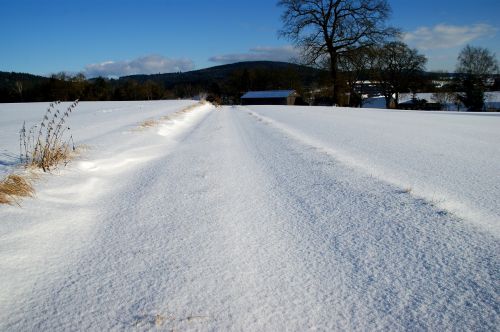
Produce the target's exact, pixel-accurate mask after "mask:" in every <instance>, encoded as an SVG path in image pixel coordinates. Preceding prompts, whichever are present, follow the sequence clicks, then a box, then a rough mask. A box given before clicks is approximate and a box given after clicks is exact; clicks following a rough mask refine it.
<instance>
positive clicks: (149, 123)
mask: <svg viewBox="0 0 500 332" xmlns="http://www.w3.org/2000/svg"><path fill="white" fill-rule="evenodd" d="M157 124H158V121H157V120H146V121H144V122H143V123H141V124H140V125H139V127H140V128H151V127H155V126H156V125H157Z"/></svg>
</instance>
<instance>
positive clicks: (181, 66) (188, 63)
mask: <svg viewBox="0 0 500 332" xmlns="http://www.w3.org/2000/svg"><path fill="white" fill-rule="evenodd" d="M193 68H194V63H193V61H192V60H190V59H170V58H166V57H163V56H161V55H148V56H143V57H139V58H137V59H134V60H126V61H106V62H102V63H94V64H90V65H87V66H85V70H84V72H85V74H86V76H87V77H97V76H104V77H110V76H117V77H119V76H126V75H135V74H157V73H171V72H178V71H188V70H192V69H193Z"/></svg>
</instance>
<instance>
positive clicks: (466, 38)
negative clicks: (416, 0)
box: [403, 24, 497, 50]
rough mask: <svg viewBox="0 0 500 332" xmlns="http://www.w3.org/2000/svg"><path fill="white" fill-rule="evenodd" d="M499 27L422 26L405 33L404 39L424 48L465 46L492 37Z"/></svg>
mask: <svg viewBox="0 0 500 332" xmlns="http://www.w3.org/2000/svg"><path fill="white" fill-rule="evenodd" d="M496 33H497V28H495V27H494V26H491V25H489V24H474V25H462V26H458V25H447V24H438V25H436V26H433V27H421V28H418V29H417V30H415V31H413V32H408V33H406V34H405V35H404V37H403V40H404V41H405V42H406V43H408V44H411V45H413V46H416V47H417V48H419V49H422V50H430V49H440V48H441V49H442V48H453V47H459V46H463V45H465V44H467V43H469V42H471V41H473V40H476V39H479V38H483V37H491V36H494V35H495V34H496Z"/></svg>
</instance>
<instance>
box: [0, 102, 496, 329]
mask: <svg viewBox="0 0 500 332" xmlns="http://www.w3.org/2000/svg"><path fill="white" fill-rule="evenodd" d="M195 103H196V102H194V101H176V102H125V103H114V102H110V103H82V104H81V105H79V106H78V108H77V111H76V112H75V113H74V114H73V115H72V118H71V119H70V121H71V126H72V133H73V136H74V137H75V139H76V142H77V143H78V144H85V145H87V146H88V150H87V151H85V152H84V153H83V154H82V155H81V156H80V157H79V158H78V159H77V160H75V161H73V162H71V163H70V164H69V165H68V166H67V167H66V168H63V169H60V170H58V171H56V172H54V173H53V174H50V175H44V176H42V177H41V179H40V180H39V181H38V182H37V183H36V190H37V196H36V198H35V199H26V200H24V201H22V208H19V207H16V206H0V219H1V222H0V271H1V273H0V289H1V292H0V330H2V331H4V330H5V331H25V330H33V331H39V330H99V331H103V330H110V329H111V330H122V329H123V330H150V329H159V330H163V329H165V330H249V331H260V330H266V331H274V330H298V331H302V330H312V329H316V330H346V329H347V330H386V329H390V330H484V331H492V330H496V329H498V326H499V315H500V312H499V311H500V303H499V300H500V286H499V285H500V282H499V281H500V280H499V279H500V278H499V277H500V260H499V254H500V246H499V244H500V242H499V237H500V230H499V227H500V224H499V221H500V203H499V202H498V200H497V199H496V198H498V197H499V195H500V172H499V171H500V169H499V164H500V146H499V145H498V142H499V141H500V131H499V130H498V129H499V128H500V116H497V115H492V114H461V113H449V112H447V113H440V112H409V111H386V110H361V109H342V108H327V107H284V106H254V107H223V108H221V109H214V108H213V107H211V106H207V105H205V106H199V107H198V108H196V109H194V110H193V111H191V112H189V113H187V114H185V115H182V116H175V117H173V118H172V119H169V120H166V121H163V122H161V123H160V124H159V125H158V126H156V127H154V128H148V129H146V130H137V126H138V125H139V124H140V123H141V122H143V121H145V120H148V119H159V118H160V117H162V116H165V115H169V114H173V113H175V112H177V111H179V110H182V109H183V108H185V107H187V106H189V105H193V104H195ZM45 107H46V104H20V105H12V104H4V105H0V128H1V129H2V130H1V131H0V147H1V149H2V150H1V151H0V153H1V154H0V174H7V173H8V172H10V171H12V170H13V169H14V168H15V167H16V165H15V163H16V156H17V153H18V152H17V151H18V144H19V143H18V141H17V135H18V130H19V128H20V127H21V125H22V122H23V121H24V120H26V121H27V123H28V124H32V123H35V122H37V121H38V120H39V118H40V117H41V116H42V115H43V113H44V109H45Z"/></svg>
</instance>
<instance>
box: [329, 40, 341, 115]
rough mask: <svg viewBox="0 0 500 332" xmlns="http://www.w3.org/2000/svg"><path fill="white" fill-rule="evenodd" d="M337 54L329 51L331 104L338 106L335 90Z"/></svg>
mask: <svg viewBox="0 0 500 332" xmlns="http://www.w3.org/2000/svg"><path fill="white" fill-rule="evenodd" d="M337 71H338V69H337V52H336V51H335V50H330V78H331V80H332V98H333V103H334V104H335V105H338V101H339V98H338V89H337V80H338V77H337Z"/></svg>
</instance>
